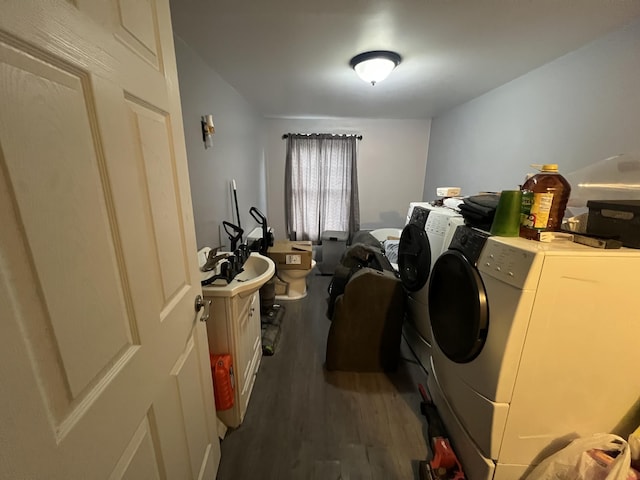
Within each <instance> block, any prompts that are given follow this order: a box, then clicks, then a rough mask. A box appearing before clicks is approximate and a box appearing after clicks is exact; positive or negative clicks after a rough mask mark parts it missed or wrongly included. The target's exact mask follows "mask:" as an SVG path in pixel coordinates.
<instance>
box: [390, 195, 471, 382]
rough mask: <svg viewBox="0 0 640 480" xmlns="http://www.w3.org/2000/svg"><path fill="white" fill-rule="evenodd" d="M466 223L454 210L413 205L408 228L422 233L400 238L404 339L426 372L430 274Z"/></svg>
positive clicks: (427, 361) (429, 333) (416, 232)
mask: <svg viewBox="0 0 640 480" xmlns="http://www.w3.org/2000/svg"><path fill="white" fill-rule="evenodd" d="M463 223H464V221H463V219H462V216H461V215H460V213H458V212H456V211H455V210H452V209H450V208H447V207H436V206H433V205H431V204H430V203H425V202H412V203H411V204H409V211H408V213H407V225H409V224H415V225H416V226H417V227H418V229H421V230H423V232H418V230H417V229H416V230H413V231H412V230H408V229H407V231H405V230H403V233H402V235H401V236H400V245H399V247H398V265H399V271H400V278H401V280H402V281H403V285H404V286H405V289H406V290H407V292H408V295H407V298H408V300H407V320H408V321H407V322H406V323H405V326H404V336H405V339H406V340H407V343H408V344H409V347H410V348H411V350H412V351H413V353H414V354H415V356H416V358H417V359H418V361H419V362H420V364H421V365H422V366H423V368H425V369H426V370H427V371H430V370H431V361H430V357H431V343H432V340H431V328H430V325H429V311H428V307H427V295H428V279H429V273H430V271H431V269H432V268H433V265H434V263H435V261H436V259H437V258H438V257H439V256H440V253H441V252H442V250H443V247H444V245H445V241H447V242H448V241H450V239H451V237H452V233H451V232H452V231H453V230H454V229H455V228H456V227H457V226H458V225H461V224H463ZM405 229H406V227H405ZM447 245H448V243H447Z"/></svg>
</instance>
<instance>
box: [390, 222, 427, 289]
mask: <svg viewBox="0 0 640 480" xmlns="http://www.w3.org/2000/svg"><path fill="white" fill-rule="evenodd" d="M398 269H399V271H400V280H401V281H402V285H403V286H404V287H405V288H406V289H407V290H408V291H410V292H416V291H418V290H420V289H421V288H422V287H424V286H425V285H426V283H427V280H428V279H429V271H430V270H431V247H430V245H429V238H428V237H427V232H425V231H424V228H420V227H419V226H418V225H416V224H415V223H410V224H408V225H406V226H405V227H404V229H403V230H402V234H401V235H400V243H399V244H398Z"/></svg>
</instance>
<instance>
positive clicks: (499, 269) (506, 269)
mask: <svg viewBox="0 0 640 480" xmlns="http://www.w3.org/2000/svg"><path fill="white" fill-rule="evenodd" d="M535 262H536V254H535V253H534V252H532V251H530V250H524V249H521V248H516V247H514V246H512V245H505V244H503V243H500V242H496V241H492V240H491V239H490V240H489V241H488V242H487V245H486V248H485V249H484V250H483V252H482V255H481V256H480V259H479V260H478V269H479V270H480V272H481V273H483V274H489V275H491V276H492V277H495V278H498V279H500V280H502V281H504V282H506V283H508V284H510V285H513V286H514V287H518V288H521V289H528V288H532V287H531V286H527V281H533V279H530V278H529V277H530V275H529V273H530V272H531V270H532V267H533V265H534V263H535Z"/></svg>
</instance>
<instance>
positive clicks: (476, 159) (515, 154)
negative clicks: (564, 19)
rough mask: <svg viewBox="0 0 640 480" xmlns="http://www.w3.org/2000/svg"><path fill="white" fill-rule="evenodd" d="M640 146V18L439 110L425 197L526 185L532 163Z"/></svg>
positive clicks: (565, 166) (573, 166)
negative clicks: (441, 189)
mask: <svg viewBox="0 0 640 480" xmlns="http://www.w3.org/2000/svg"><path fill="white" fill-rule="evenodd" d="M639 151H640V22H639V23H635V24H634V25H632V26H630V27H627V28H624V29H621V30H619V31H617V32H614V33H612V34H609V35H607V36H605V37H603V38H601V39H599V40H597V41H595V42H593V43H591V44H588V45H586V46H584V47H582V48H580V49H578V50H576V51H574V52H572V53H570V54H568V55H565V56H563V57H561V58H559V59H557V60H555V61H553V62H551V63H549V64H547V65H545V66H543V67H541V68H538V69H536V70H534V71H532V72H530V73H528V74H527V75H524V76H522V77H520V78H518V79H516V80H514V81H512V82H510V83H508V84H505V85H503V86H501V87H499V88H497V89H495V90H493V91H491V92H489V93H487V94H485V95H483V96H481V97H478V98H476V99H474V100H472V101H470V102H468V103H466V104H463V105H461V106H460V107H458V108H455V109H453V110H451V111H449V112H447V113H446V114H444V115H441V116H439V117H437V118H434V119H433V121H432V126H431V141H430V145H429V163H428V164H427V173H426V177H425V183H424V197H423V199H424V200H432V199H433V198H435V190H436V187H437V186H461V187H462V193H463V194H465V195H471V194H474V193H477V192H478V191H484V190H489V191H499V190H504V189H513V188H518V186H519V185H520V184H521V183H522V182H523V180H524V177H525V174H526V173H528V172H530V171H533V169H532V168H531V167H530V166H529V165H530V164H532V163H558V164H559V166H560V170H561V172H564V173H570V172H572V171H575V170H578V169H579V168H581V167H584V166H586V165H589V164H592V163H595V162H597V161H599V160H602V159H605V158H607V157H610V156H612V155H615V154H618V153H629V152H639Z"/></svg>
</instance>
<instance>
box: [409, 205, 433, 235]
mask: <svg viewBox="0 0 640 480" xmlns="http://www.w3.org/2000/svg"><path fill="white" fill-rule="evenodd" d="M428 217H429V210H428V209H426V208H422V207H414V208H413V211H412V212H411V220H410V221H409V223H413V224H415V225H417V226H418V227H420V228H421V229H423V230H424V226H425V225H426V224H427V218H428Z"/></svg>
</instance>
